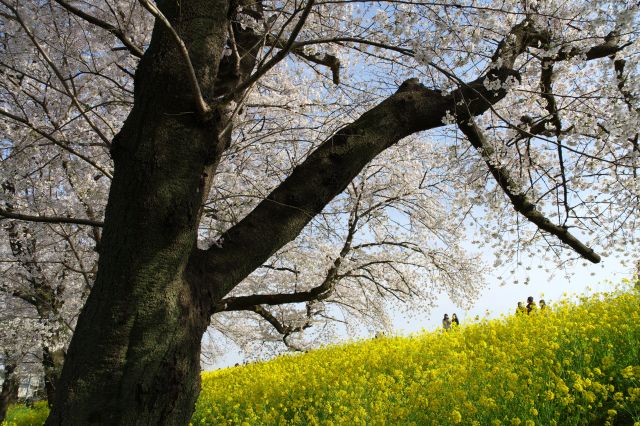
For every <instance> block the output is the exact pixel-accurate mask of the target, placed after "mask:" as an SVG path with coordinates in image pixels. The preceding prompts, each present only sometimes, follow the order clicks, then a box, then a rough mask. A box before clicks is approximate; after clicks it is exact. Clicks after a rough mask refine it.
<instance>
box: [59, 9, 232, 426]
mask: <svg viewBox="0 0 640 426" xmlns="http://www.w3.org/2000/svg"><path fill="white" fill-rule="evenodd" d="M158 4H159V6H160V7H161V8H162V10H163V12H164V14H165V15H166V16H167V17H168V18H169V19H170V20H171V22H172V23H173V24H174V27H175V28H176V30H177V31H178V32H179V34H180V35H181V37H182V39H183V40H184V42H185V44H186V45H187V46H188V48H189V52H190V54H191V60H192V62H193V65H194V68H195V70H196V73H197V76H198V80H199V83H200V86H201V88H202V94H203V96H204V97H205V99H208V98H209V99H210V98H211V97H212V96H213V89H214V87H213V85H214V81H215V78H216V72H217V64H218V63H219V61H220V57H221V53H222V49H223V47H224V45H225V41H226V29H227V27H228V21H227V19H228V18H227V15H228V8H229V5H228V3H227V2H226V1H205V0H197V1H189V2H187V1H183V2H177V3H176V2H170V1H165V2H158ZM185 75H186V71H185V63H184V60H183V58H182V57H181V56H180V53H179V51H178V49H177V45H176V43H175V40H173V39H172V38H171V35H170V34H169V33H168V32H167V31H166V29H165V28H164V27H163V26H162V24H159V23H156V26H155V28H154V33H153V36H152V41H151V44H150V47H149V48H148V50H147V52H145V55H144V57H143V58H142V60H141V63H140V64H139V67H138V69H137V71H136V77H135V101H134V107H133V109H132V111H131V113H130V115H129V117H128V118H127V120H126V121H125V123H124V126H123V128H122V130H121V131H120V133H119V134H118V135H117V136H116V138H115V139H114V142H113V149H112V155H113V159H114V166H115V169H114V178H113V182H112V185H111V189H110V193H109V201H108V204H107V208H106V213H105V225H104V233H103V237H102V242H101V247H100V259H99V265H98V268H99V269H98V273H97V277H96V282H95V284H94V286H93V289H92V291H91V293H90V295H89V297H88V300H87V302H86V304H85V307H84V309H83V311H82V313H81V315H80V317H79V319H78V324H77V327H76V330H75V333H74V336H73V339H72V341H71V344H70V347H69V350H68V352H67V356H66V359H65V365H64V368H63V371H62V376H61V378H60V382H59V384H58V392H57V395H56V400H55V403H54V406H53V410H52V412H51V415H50V416H49V418H48V420H47V424H48V425H54V424H55V425H65V426H66V425H92V424H102V425H135V424H140V425H142V424H145V425H150V424H155V425H185V424H188V422H189V419H190V417H191V414H192V412H193V409H194V404H195V400H196V398H197V395H198V390H199V383H200V360H199V355H200V339H201V336H202V334H203V333H204V331H205V329H206V327H207V325H208V320H209V318H208V311H209V309H203V307H204V306H202V305H201V304H200V303H198V300H197V297H195V292H194V289H193V288H192V286H191V285H190V284H189V282H188V281H187V279H186V278H185V273H184V272H185V265H186V263H187V260H188V258H189V254H190V253H191V251H192V250H193V249H194V247H195V244H196V237H197V227H198V223H199V220H200V215H201V206H202V199H203V196H204V194H205V193H206V192H207V191H208V187H209V185H210V181H211V177H212V175H213V170H214V168H215V165H216V163H217V161H218V159H219V157H220V152H221V151H222V150H223V149H224V144H225V141H224V140H222V139H221V138H218V135H219V134H220V133H221V130H222V129H221V126H222V123H223V117H222V115H221V113H219V112H217V111H214V114H213V115H214V116H213V118H211V119H209V120H207V121H204V120H202V119H201V117H199V116H198V114H197V113H196V111H195V102H194V93H193V91H192V88H191V86H190V85H189V82H188V80H187V79H186V78H185ZM205 308H206V307H205Z"/></svg>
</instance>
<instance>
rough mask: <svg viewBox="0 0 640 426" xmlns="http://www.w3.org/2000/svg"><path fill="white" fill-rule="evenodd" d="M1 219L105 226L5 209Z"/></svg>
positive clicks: (1, 212)
mask: <svg viewBox="0 0 640 426" xmlns="http://www.w3.org/2000/svg"><path fill="white" fill-rule="evenodd" d="M0 217H2V218H5V219H16V220H24V221H26V222H40V223H59V224H63V223H67V224H72V225H88V226H95V227H99V228H100V227H102V226H104V224H103V223H102V222H99V221H97V220H91V219H82V218H73V217H64V216H33V215H27V214H20V213H14V212H10V211H8V210H5V209H3V208H0ZM0 220H2V219H0Z"/></svg>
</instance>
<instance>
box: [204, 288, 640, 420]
mask: <svg viewBox="0 0 640 426" xmlns="http://www.w3.org/2000/svg"><path fill="white" fill-rule="evenodd" d="M639 308H640V293H639V292H638V291H637V290H633V289H630V288H629V287H627V290H626V291H621V290H618V291H616V292H612V293H609V294H600V295H597V296H591V297H589V298H582V299H581V300H580V301H579V304H577V305H576V304H573V303H569V302H562V303H558V304H556V305H555V306H552V307H551V308H547V309H545V310H543V311H538V312H534V313H532V314H531V315H527V314H518V315H511V316H508V317H505V318H501V319H497V320H490V321H480V322H478V323H474V324H469V325H463V326H461V327H460V328H459V329H456V330H453V331H451V332H433V333H425V334H421V335H418V336H413V337H389V338H381V339H373V340H369V341H362V342H356V343H353V344H349V345H344V346H337V347H330V348H325V349H321V350H316V351H312V352H309V353H307V354H304V355H299V356H282V357H279V358H277V359H274V360H271V361H269V362H265V363H258V364H250V365H246V366H242V367H234V368H229V369H225V370H219V371H214V372H209V373H204V374H203V384H202V393H201V395H200V398H199V400H198V403H197V406H196V412H195V414H194V416H193V418H192V425H193V426H196V425H221V424H233V425H289V424H291V425H365V424H366V425H455V424H462V425H523V426H524V425H527V426H528V425H606V424H610V425H634V426H640V347H639V343H640V310H639Z"/></svg>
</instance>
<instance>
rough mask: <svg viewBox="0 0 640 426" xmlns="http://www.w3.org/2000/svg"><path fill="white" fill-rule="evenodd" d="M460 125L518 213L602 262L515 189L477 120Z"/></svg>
mask: <svg viewBox="0 0 640 426" xmlns="http://www.w3.org/2000/svg"><path fill="white" fill-rule="evenodd" d="M458 126H459V127H460V130H462V132H463V133H464V134H465V136H467V139H469V142H471V145H473V146H474V147H475V148H476V149H477V150H478V151H479V152H480V154H481V155H482V158H483V159H484V160H485V162H486V164H487V166H488V167H489V170H490V171H491V174H492V175H493V177H494V178H495V180H496V182H497V183H498V185H500V187H501V188H502V190H503V191H504V193H505V194H506V195H507V196H508V197H509V199H510V200H511V203H512V204H513V208H514V209H515V210H516V211H517V212H518V213H521V214H522V215H523V216H524V217H526V218H527V219H528V220H529V221H531V222H533V223H534V224H535V225H536V226H538V228H540V229H542V230H544V231H547V232H549V233H550V234H552V235H555V236H556V237H558V238H559V239H560V241H562V242H563V243H565V244H567V245H568V246H569V247H571V248H572V249H574V250H575V251H576V252H577V253H578V254H580V255H581V256H582V257H584V258H585V259H587V260H589V261H591V262H593V263H598V262H600V256H599V255H598V254H596V253H595V252H594V251H593V249H591V248H589V247H587V246H585V245H584V244H583V243H581V242H580V241H579V240H578V239H577V238H576V237H574V236H573V235H572V234H571V233H570V232H569V230H568V229H567V228H566V227H563V226H558V225H555V224H553V223H552V222H551V221H550V220H549V219H547V218H546V217H545V216H544V215H543V214H542V213H541V212H540V211H538V210H536V206H535V205H534V204H533V203H532V202H531V201H529V199H528V198H527V196H526V195H525V194H519V193H517V192H515V191H514V188H516V187H517V185H516V184H515V182H514V180H513V179H512V178H511V176H510V173H509V171H508V170H507V169H506V168H504V167H501V166H500V165H495V164H494V162H493V160H492V159H491V157H492V156H493V148H491V146H490V145H489V144H488V143H487V141H486V138H485V137H484V135H483V134H482V131H481V130H480V128H479V127H478V126H477V125H476V124H475V122H473V120H468V121H460V122H458Z"/></svg>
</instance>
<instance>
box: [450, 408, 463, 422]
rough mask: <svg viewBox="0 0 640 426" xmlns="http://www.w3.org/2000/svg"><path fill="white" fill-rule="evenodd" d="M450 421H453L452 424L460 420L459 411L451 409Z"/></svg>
mask: <svg viewBox="0 0 640 426" xmlns="http://www.w3.org/2000/svg"><path fill="white" fill-rule="evenodd" d="M451 421H452V422H453V424H458V423H460V422H462V414H460V411H458V410H453V411H452V412H451Z"/></svg>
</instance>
